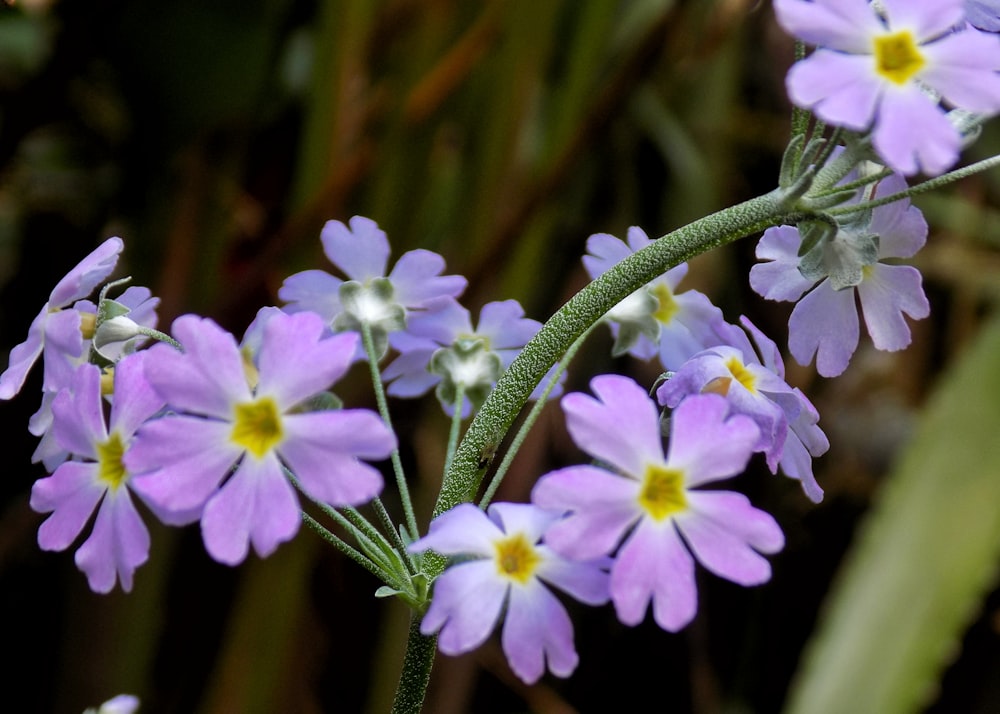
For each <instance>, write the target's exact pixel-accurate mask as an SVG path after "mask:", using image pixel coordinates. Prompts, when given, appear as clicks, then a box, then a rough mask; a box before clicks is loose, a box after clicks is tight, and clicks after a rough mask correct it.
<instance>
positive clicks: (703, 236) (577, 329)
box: [425, 191, 789, 578]
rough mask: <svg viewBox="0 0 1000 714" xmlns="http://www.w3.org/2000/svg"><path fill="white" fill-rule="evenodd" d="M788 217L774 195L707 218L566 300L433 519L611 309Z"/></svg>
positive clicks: (468, 446) (473, 430)
mask: <svg viewBox="0 0 1000 714" xmlns="http://www.w3.org/2000/svg"><path fill="white" fill-rule="evenodd" d="M788 210H789V207H787V206H785V205H783V202H782V200H781V197H780V194H779V193H778V192H777V191H775V192H771V193H768V194H765V195H763V196H759V197H757V198H753V199H750V200H749V201H745V202H744V203H740V204H737V205H735V206H732V207H730V208H727V209H724V210H722V211H718V212H716V213H713V214H711V215H708V216H705V217H704V218H702V219H699V220H697V221H695V222H693V223H690V224H688V225H687V226H684V227H683V228H679V229H677V230H675V231H673V232H671V233H668V234H667V235H665V236H663V237H662V238H660V239H659V240H656V241H653V243H651V244H650V245H648V246H647V247H645V248H643V249H642V250H640V251H638V252H636V253H634V254H632V255H630V256H629V257H627V258H626V259H625V260H623V261H622V262H620V263H618V264H617V265H615V266H614V267H612V268H611V269H610V270H608V271H607V272H606V273H604V274H603V275H601V276H600V277H598V278H597V279H596V280H594V281H593V282H591V283H589V284H588V285H587V286H586V287H584V288H583V289H582V290H580V292H578V293H577V294H576V295H574V296H573V297H572V298H570V300H569V301H568V302H567V303H566V304H565V305H563V307H562V308H560V309H559V310H558V311H557V312H556V313H555V314H554V315H553V316H552V317H551V318H550V319H549V320H548V322H546V323H545V325H544V326H543V327H542V329H541V330H539V332H538V334H536V335H535V337H534V338H532V339H531V341H529V342H528V344H527V345H525V347H524V349H523V350H522V351H521V353H520V354H519V355H518V356H517V358H516V359H515V360H514V361H513V362H512V363H511V365H510V367H509V368H508V369H507V370H506V371H505V372H504V373H503V374H502V375H501V376H500V379H499V380H498V381H497V385H496V387H495V388H494V389H493V391H492V392H490V395H489V396H488V397H487V399H486V402H485V403H484V404H483V406H482V408H480V410H479V411H478V412H477V413H476V415H475V417H474V418H473V420H472V423H471V424H470V425H469V428H468V429H467V430H466V432H465V436H464V437H463V438H462V440H461V442H460V443H459V445H458V449H457V450H456V452H455V457H454V459H453V460H452V462H451V467H450V468H449V469H448V472H447V473H446V474H445V479H444V483H443V484H442V488H441V493H440V495H439V496H438V500H437V503H436V504H435V506H434V515H435V516H436V515H438V514H440V513H443V512H445V511H447V510H448V509H450V508H452V507H454V506H456V505H458V504H459V503H463V502H466V501H471V500H472V499H473V498H475V495H476V492H477V491H478V489H479V486H480V482H481V480H482V477H483V470H482V468H481V465H480V464H481V462H482V459H483V458H485V456H486V455H487V454H488V452H489V451H490V450H491V449H492V448H495V445H496V444H499V443H500V442H501V440H502V439H503V437H504V435H505V434H506V433H507V430H508V429H509V428H510V426H511V424H512V423H513V421H514V419H515V418H516V417H517V414H518V413H519V412H520V410H521V408H522V407H523V406H524V404H525V402H526V401H527V400H528V397H529V395H530V394H531V392H532V390H533V389H534V388H535V387H536V386H537V385H538V384H539V383H540V382H541V380H542V379H543V377H544V376H545V374H546V373H547V372H548V370H549V369H550V368H551V367H552V365H554V364H555V363H556V362H558V361H559V360H560V359H562V357H563V355H564V354H565V353H566V351H567V350H568V349H569V347H570V345H572V344H573V343H574V342H575V341H576V340H577V338H579V337H580V335H582V334H583V333H584V332H586V331H587V329H589V328H590V327H591V326H592V325H593V324H594V323H596V322H597V321H598V320H600V319H601V317H603V316H604V314H605V313H606V312H607V311H608V310H610V309H611V308H612V307H614V306H615V305H617V304H618V303H619V302H620V301H621V300H623V299H624V298H626V297H627V296H628V295H630V294H631V293H632V292H634V291H635V290H638V289H639V288H640V287H642V286H643V285H645V284H646V283H648V282H649V281H651V280H653V279H654V278H656V277H657V276H659V275H662V274H663V273H664V272H666V271H667V270H669V269H670V268H672V267H674V266H675V265H678V264H679V263H682V262H683V261H685V260H688V259H690V258H693V257H694V256H696V255H699V254H701V253H704V252H706V251H708V250H711V249H713V248H716V247H718V246H721V245H724V244H726V243H730V242H732V241H734V240H736V239H738V238H742V237H744V236H747V235H750V234H752V233H756V232H758V231H761V230H763V229H764V228H767V227H770V226H772V225H778V224H780V223H782V222H784V220H785V218H786V216H785V215H784V214H785V213H786V212H787V211H788ZM440 567H443V562H442V563H437V562H433V563H432V562H428V563H425V570H428V569H429V570H430V571H431V572H428V573H427V574H428V576H429V577H431V578H433V576H435V575H437V573H438V572H440V571H439V570H438V568H440ZM435 571H436V572H435Z"/></svg>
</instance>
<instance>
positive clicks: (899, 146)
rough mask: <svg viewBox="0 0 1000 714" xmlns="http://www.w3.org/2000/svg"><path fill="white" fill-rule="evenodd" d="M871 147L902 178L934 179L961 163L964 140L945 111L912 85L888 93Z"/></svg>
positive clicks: (889, 89)
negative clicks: (923, 176) (902, 176)
mask: <svg viewBox="0 0 1000 714" xmlns="http://www.w3.org/2000/svg"><path fill="white" fill-rule="evenodd" d="M872 145H873V146H874V147H875V151H877V152H878V154H879V156H881V157H882V159H883V160H884V161H885V163H886V164H888V165H889V166H890V167H892V168H893V169H895V170H896V171H899V172H900V173H902V174H906V175H907V176H909V175H912V174H915V173H919V172H923V173H925V174H927V175H929V176H935V175H937V174H940V173H941V172H943V171H945V170H946V169H948V168H950V167H951V166H952V165H953V164H954V163H955V162H956V161H957V160H958V154H959V151H960V150H961V148H962V139H961V136H960V135H959V133H958V130H957V129H956V128H955V127H954V126H953V125H952V123H951V122H950V121H948V117H947V116H946V115H945V113H944V111H943V110H942V109H941V108H940V107H938V106H937V105H936V104H934V102H933V101H932V100H931V99H929V98H928V97H927V96H926V95H925V94H924V93H923V92H922V91H921V90H920V88H919V87H918V86H917V85H915V84H911V85H907V86H906V87H895V86H893V87H892V88H888V89H887V90H886V93H885V96H884V97H883V98H882V103H881V105H880V107H879V119H878V123H877V124H876V126H875V128H874V130H873V131H872Z"/></svg>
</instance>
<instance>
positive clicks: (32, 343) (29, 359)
mask: <svg viewBox="0 0 1000 714" xmlns="http://www.w3.org/2000/svg"><path fill="white" fill-rule="evenodd" d="M48 314H49V306H48V304H47V303H46V304H45V305H43V306H42V309H41V312H39V313H38V314H37V315H36V316H35V319H34V320H32V321H31V327H29V328H28V337H27V338H26V339H25V340H24V342H22V343H21V344H19V345H16V346H15V347H14V349H12V350H11V351H10V361H9V364H8V366H7V369H5V370H4V372H3V374H0V399H12V398H13V397H14V395H15V394H17V393H18V392H20V391H21V387H23V386H24V380H25V379H26V378H27V377H28V372H29V371H30V370H31V368H32V366H33V365H34V364H35V362H37V361H38V358H39V356H40V355H41V354H42V347H43V345H44V343H45V320H46V318H47V317H48Z"/></svg>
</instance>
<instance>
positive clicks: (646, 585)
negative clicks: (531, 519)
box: [531, 375, 784, 631]
mask: <svg viewBox="0 0 1000 714" xmlns="http://www.w3.org/2000/svg"><path fill="white" fill-rule="evenodd" d="M591 388H592V389H593V391H594V394H595V395H597V398H596V399H595V398H593V397H590V396H589V395H586V394H579V393H573V394H568V395H567V396H565V397H564V398H563V400H562V405H563V410H564V411H565V412H566V426H567V428H568V429H569V433H570V435H571V436H572V437H573V440H574V441H575V442H576V443H577V445H578V446H579V447H580V448H581V449H583V450H584V451H586V452H587V453H588V454H590V455H591V456H593V457H594V458H595V459H597V460H598V462H600V463H601V464H606V466H597V465H583V466H570V467H568V468H563V469H559V470H557V471H553V472H551V473H548V474H546V475H545V476H543V477H542V478H541V479H540V480H539V481H538V483H537V484H536V485H535V488H534V489H533V490H532V494H531V500H532V502H534V503H535V504H537V505H539V506H541V507H542V508H546V509H550V510H554V511H557V512H563V513H566V514H567V515H566V517H565V518H564V519H563V520H561V521H558V522H557V523H555V524H553V525H552V526H551V527H549V529H548V531H546V535H545V542H546V543H548V544H549V545H550V546H551V547H552V549H553V550H555V551H556V552H557V553H561V554H562V555H565V556H566V557H568V558H572V559H580V560H589V559H593V558H596V557H599V556H602V555H607V554H610V553H614V552H615V551H617V553H616V555H615V558H614V563H613V564H612V566H611V600H612V601H613V602H614V605H615V610H616V611H617V613H618V618H619V619H620V620H621V621H622V622H624V623H625V624H627V625H636V624H638V623H639V622H641V621H642V619H643V617H644V616H645V613H646V610H647V607H648V606H649V604H650V602H652V605H653V617H654V619H655V620H656V622H657V624H658V625H659V626H660V627H662V628H664V629H665V630H670V631H677V630H679V629H681V628H682V627H684V626H685V625H687V624H688V623H689V622H690V621H691V619H692V618H693V617H694V615H695V612H696V610H697V593H696V587H695V580H694V573H695V568H694V559H695V558H697V560H698V561H699V562H701V563H702V564H703V565H704V566H705V567H706V568H708V569H709V570H710V571H712V572H713V573H715V574H716V575H718V576H720V577H723V578H726V579H728V580H732V581H733V582H736V583H739V584H740V585H748V586H749V585H756V584H759V583H763V582H765V581H767V580H768V579H769V578H770V576H771V567H770V565H769V564H768V562H767V560H766V559H764V558H763V557H761V556H760V555H759V554H758V552H757V551H760V552H762V553H776V552H777V551H779V550H781V548H782V547H783V545H784V536H783V535H782V533H781V529H780V528H779V527H778V524H777V523H776V522H775V521H774V519H773V518H772V517H771V516H770V515H768V514H767V513H765V512H763V511H760V510H758V509H756V508H754V507H753V506H751V505H750V503H749V501H748V500H747V499H746V497H745V496H743V495H742V494H738V493H733V492H729V491H714V490H707V491H701V490H696V487H698V486H701V485H704V484H707V483H711V482H713V481H717V480H719V479H724V478H728V477H730V476H733V475H735V474H738V473H740V472H741V471H742V470H743V469H744V468H745V467H746V464H747V462H748V460H749V459H750V455H751V453H752V452H753V450H754V446H755V444H756V442H757V440H758V436H759V429H758V428H757V426H756V425H755V424H754V422H753V421H752V420H751V419H749V418H748V417H746V416H743V415H739V414H737V415H734V416H727V415H728V413H729V405H728V404H727V403H726V401H725V400H724V399H723V398H722V397H720V396H718V395H715V394H705V395H695V396H691V397H688V398H687V399H685V400H684V401H683V402H681V403H680V405H678V406H677V408H676V409H675V410H674V412H673V416H672V418H671V420H670V432H671V433H670V442H669V449H668V453H667V456H666V458H665V457H664V454H663V443H662V441H661V436H660V420H659V413H658V410H657V408H656V405H655V404H654V403H653V401H652V399H650V398H649V396H648V395H647V394H646V391H645V390H644V389H643V388H642V387H640V386H639V385H638V384H636V383H635V382H634V381H632V380H631V379H629V378H627V377H622V376H618V375H602V376H599V377H595V378H594V379H593V380H592V381H591ZM682 538H683V540H682ZM692 555H693V557H692Z"/></svg>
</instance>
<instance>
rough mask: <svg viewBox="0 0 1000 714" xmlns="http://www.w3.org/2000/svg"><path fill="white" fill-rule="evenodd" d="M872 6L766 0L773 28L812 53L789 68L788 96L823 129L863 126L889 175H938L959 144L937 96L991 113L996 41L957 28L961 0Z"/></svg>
mask: <svg viewBox="0 0 1000 714" xmlns="http://www.w3.org/2000/svg"><path fill="white" fill-rule="evenodd" d="M879 5H880V6H881V8H882V10H881V11H880V10H879V8H877V7H876V5H875V4H873V3H870V2H868V0H815V1H814V2H807V1H806V0H775V3H774V9H775V12H776V13H777V16H778V22H779V23H781V25H782V27H784V28H785V30H787V31H788V32H789V33H790V34H792V35H794V36H795V37H797V38H799V39H800V40H802V41H804V42H806V43H808V44H812V45H817V46H818V47H819V48H818V49H817V50H816V51H815V52H813V53H812V54H811V55H810V56H809V57H806V58H805V59H803V60H801V61H799V62H797V63H796V64H795V65H793V66H792V68H791V70H790V71H789V73H788V77H787V86H788V94H789V96H790V97H791V100H792V101H793V102H794V103H795V104H797V105H798V106H800V107H804V108H806V109H810V110H812V111H813V112H814V113H815V114H816V115H817V116H818V117H819V118H821V119H822V120H823V121H825V122H828V123H829V124H833V125H836V126H842V127H846V128H848V129H852V130H855V131H867V130H871V132H872V142H873V144H874V147H875V150H876V151H877V152H878V154H879V155H880V156H881V157H882V159H883V160H884V161H885V163H886V164H888V165H889V166H891V167H892V168H893V169H895V170H896V171H900V172H902V173H904V174H914V173H917V172H920V171H923V172H924V173H926V174H939V173H941V172H942V171H945V170H946V169H948V168H949V167H950V166H952V165H953V164H954V163H955V161H956V160H957V159H958V153H959V151H960V150H961V141H962V139H961V135H960V133H959V131H958V130H957V129H956V127H955V126H954V125H953V124H952V123H951V122H950V121H949V120H948V117H947V115H946V111H945V109H944V108H943V107H942V106H941V104H940V101H939V97H940V98H941V99H943V101H944V102H945V103H947V104H948V105H950V106H952V107H956V108H959V109H964V110H967V111H970V112H974V113H980V114H992V113H995V112H996V111H998V110H1000V75H998V74H997V72H996V70H998V69H1000V41H998V39H997V38H996V37H995V36H993V35H989V34H986V33H983V32H980V31H978V30H976V29H973V28H971V27H968V26H963V25H962V21H963V19H964V14H965V13H964V3H963V0H882V2H881V3H879ZM928 90H930V92H928Z"/></svg>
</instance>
